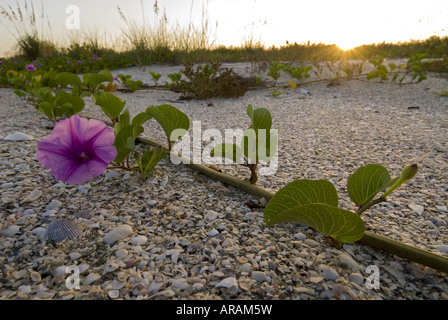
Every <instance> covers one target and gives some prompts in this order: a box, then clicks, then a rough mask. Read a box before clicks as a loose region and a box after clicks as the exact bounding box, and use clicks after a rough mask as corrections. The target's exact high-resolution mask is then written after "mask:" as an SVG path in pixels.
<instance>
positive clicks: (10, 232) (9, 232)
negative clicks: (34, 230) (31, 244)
mask: <svg viewBox="0 0 448 320" xmlns="http://www.w3.org/2000/svg"><path fill="white" fill-rule="evenodd" d="M19 231H20V227H19V226H10V227H8V228H6V229H4V230H2V234H3V235H4V236H7V237H11V236H13V235H15V234H16V233H17V232H19Z"/></svg>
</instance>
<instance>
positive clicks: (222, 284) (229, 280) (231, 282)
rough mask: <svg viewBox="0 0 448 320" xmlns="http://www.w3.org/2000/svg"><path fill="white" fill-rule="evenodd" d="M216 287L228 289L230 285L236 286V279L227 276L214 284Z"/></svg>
mask: <svg viewBox="0 0 448 320" xmlns="http://www.w3.org/2000/svg"><path fill="white" fill-rule="evenodd" d="M215 287H216V288H219V287H224V288H227V289H230V288H232V287H237V288H238V281H237V280H236V279H235V278H234V277H228V278H225V279H223V280H221V281H220V282H219V283H218V284H216V285H215Z"/></svg>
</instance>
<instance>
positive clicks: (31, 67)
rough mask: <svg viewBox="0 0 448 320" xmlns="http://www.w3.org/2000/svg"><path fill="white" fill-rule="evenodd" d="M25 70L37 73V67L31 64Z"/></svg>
mask: <svg viewBox="0 0 448 320" xmlns="http://www.w3.org/2000/svg"><path fill="white" fill-rule="evenodd" d="M25 68H26V70H28V71H36V67H35V66H34V64H29V65H27V66H26V67H25Z"/></svg>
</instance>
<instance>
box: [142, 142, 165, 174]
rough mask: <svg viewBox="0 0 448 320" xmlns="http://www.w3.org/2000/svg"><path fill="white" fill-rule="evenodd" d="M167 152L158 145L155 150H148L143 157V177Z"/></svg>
mask: <svg viewBox="0 0 448 320" xmlns="http://www.w3.org/2000/svg"><path fill="white" fill-rule="evenodd" d="M165 156H166V153H165V151H164V150H163V148H162V147H156V148H155V149H154V150H147V151H146V152H145V154H144V155H143V156H142V158H141V167H142V169H143V179H145V178H146V174H148V172H151V171H152V170H153V169H154V167H155V166H156V164H157V163H159V161H160V160H162V159H163V158H165Z"/></svg>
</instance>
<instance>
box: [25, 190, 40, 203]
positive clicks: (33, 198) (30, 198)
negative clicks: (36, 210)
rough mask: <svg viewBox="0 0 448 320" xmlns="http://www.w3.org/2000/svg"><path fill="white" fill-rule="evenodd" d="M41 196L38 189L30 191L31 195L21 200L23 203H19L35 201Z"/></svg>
mask: <svg viewBox="0 0 448 320" xmlns="http://www.w3.org/2000/svg"><path fill="white" fill-rule="evenodd" d="M41 196H42V191H40V190H39V189H34V190H33V191H31V193H30V194H29V195H28V196H27V197H26V198H25V199H23V201H22V202H21V203H28V202H33V201H36V200H37V199H39V198H40V197H41Z"/></svg>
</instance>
